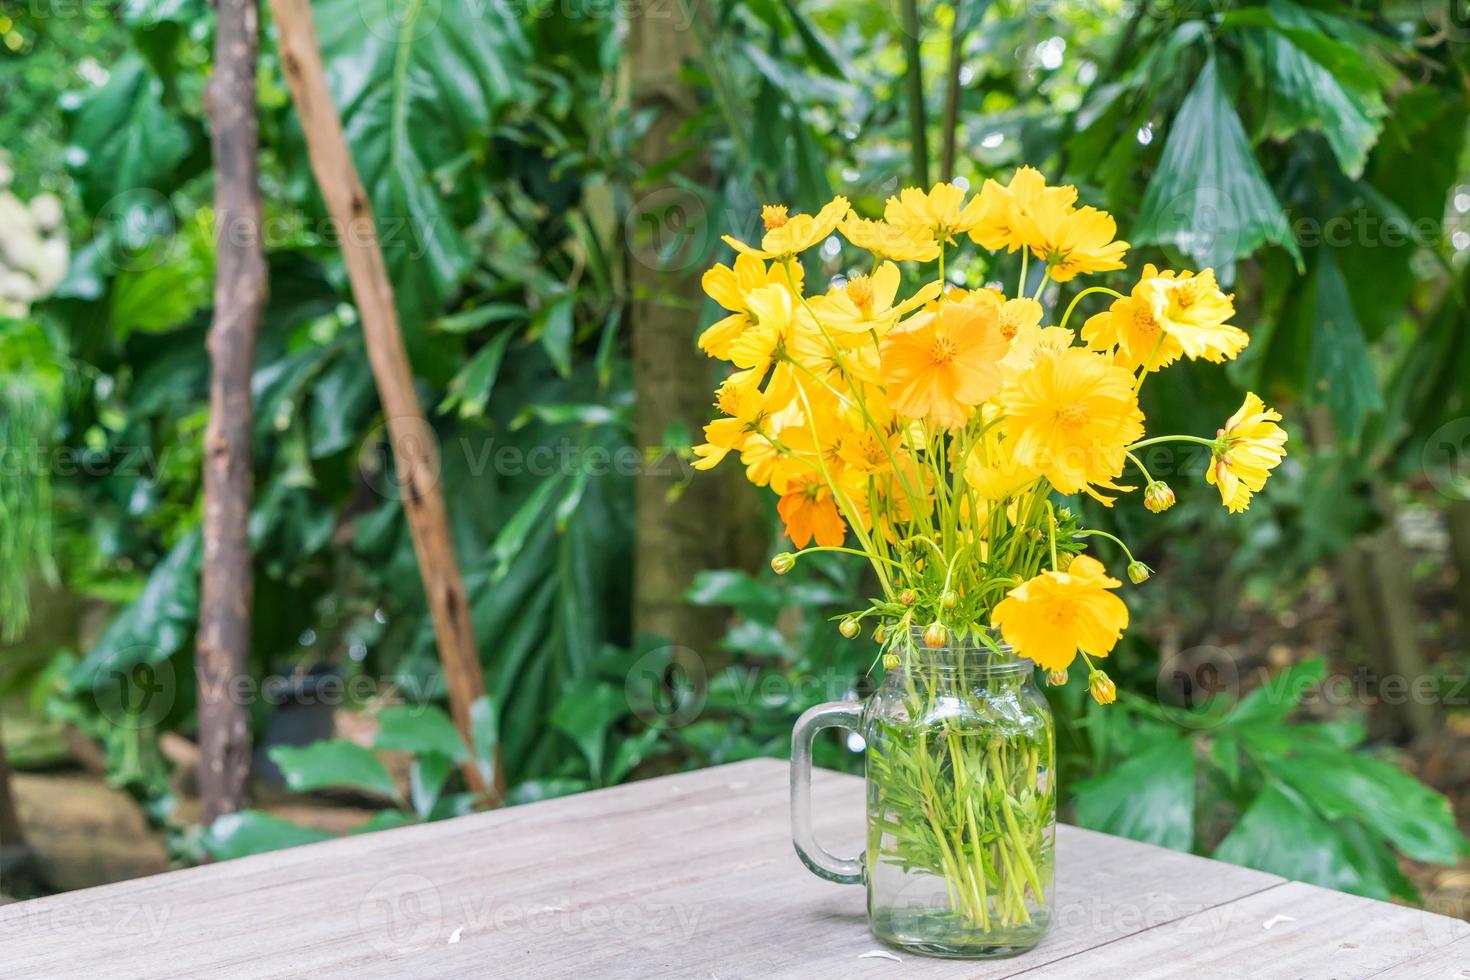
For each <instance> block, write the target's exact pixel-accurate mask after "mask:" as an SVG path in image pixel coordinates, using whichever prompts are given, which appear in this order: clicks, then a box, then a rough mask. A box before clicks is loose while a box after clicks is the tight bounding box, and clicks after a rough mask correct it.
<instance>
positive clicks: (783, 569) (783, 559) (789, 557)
mask: <svg viewBox="0 0 1470 980" xmlns="http://www.w3.org/2000/svg"><path fill="white" fill-rule="evenodd" d="M795 567H796V556H795V555H793V554H792V553H791V552H789V551H783V552H781V553H780V554H779V555H777V556H776V557H774V558H772V559H771V571H773V572H775V573H776V574H777V575H785V574H786V573H787V572H789V571H791V570H792V569H793V568H795Z"/></svg>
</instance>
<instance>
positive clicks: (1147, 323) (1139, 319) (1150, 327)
mask: <svg viewBox="0 0 1470 980" xmlns="http://www.w3.org/2000/svg"><path fill="white" fill-rule="evenodd" d="M1133 329H1134V330H1137V331H1138V332H1139V333H1140V334H1142V335H1143V336H1145V337H1153V336H1156V335H1157V334H1158V332H1159V321H1158V320H1155V319H1154V314H1153V311H1152V310H1149V309H1145V308H1143V307H1138V308H1135V309H1134V311H1133Z"/></svg>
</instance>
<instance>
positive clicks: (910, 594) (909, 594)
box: [898, 589, 918, 606]
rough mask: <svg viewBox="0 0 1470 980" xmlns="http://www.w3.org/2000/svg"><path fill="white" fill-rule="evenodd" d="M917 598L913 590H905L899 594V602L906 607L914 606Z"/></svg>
mask: <svg viewBox="0 0 1470 980" xmlns="http://www.w3.org/2000/svg"><path fill="white" fill-rule="evenodd" d="M917 598H918V596H916V595H914V590H913V589H904V590H903V591H902V592H900V593H899V594H898V601H899V602H901V603H903V604H904V605H905V606H912V605H913V604H914V600H915V599H917Z"/></svg>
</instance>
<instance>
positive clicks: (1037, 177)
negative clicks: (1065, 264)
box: [970, 167, 1077, 252]
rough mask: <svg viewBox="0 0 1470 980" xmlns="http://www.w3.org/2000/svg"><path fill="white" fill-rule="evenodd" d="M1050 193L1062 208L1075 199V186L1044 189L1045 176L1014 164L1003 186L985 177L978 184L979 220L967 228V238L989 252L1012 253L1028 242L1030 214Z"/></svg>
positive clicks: (1030, 222) (1037, 171)
mask: <svg viewBox="0 0 1470 980" xmlns="http://www.w3.org/2000/svg"><path fill="white" fill-rule="evenodd" d="M1048 192H1049V193H1051V194H1052V196H1053V197H1054V198H1055V200H1056V201H1057V203H1058V204H1059V205H1060V206H1062V207H1069V206H1071V205H1072V204H1073V203H1074V202H1075V201H1076V200H1077V188H1075V187H1072V186H1071V185H1063V186H1061V187H1052V188H1048V187H1047V186H1046V178H1045V177H1043V176H1042V175H1041V171H1039V170H1037V169H1036V168H1035V167H1018V168H1017V169H1016V171H1015V173H1013V174H1012V175H1011V179H1010V182H1009V183H1008V184H1005V185H1001V184H998V183H996V182H995V181H993V180H987V181H986V182H985V183H984V184H982V185H981V187H980V196H979V197H978V198H976V200H978V201H979V202H980V220H979V221H977V222H975V226H974V227H973V228H971V229H970V238H972V239H973V240H974V241H975V244H977V245H979V246H980V247H981V248H983V249H986V250H988V251H991V252H997V251H1000V250H1001V249H1002V248H1003V249H1005V250H1006V251H1007V252H1014V251H1016V250H1017V249H1019V248H1024V247H1026V246H1027V245H1028V244H1029V239H1028V237H1027V236H1028V235H1030V234H1031V233H1032V215H1033V214H1034V212H1035V210H1036V208H1037V206H1038V205H1039V204H1040V202H1041V198H1042V195H1043V194H1045V193H1048Z"/></svg>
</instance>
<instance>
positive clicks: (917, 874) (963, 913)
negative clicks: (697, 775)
mask: <svg viewBox="0 0 1470 980" xmlns="http://www.w3.org/2000/svg"><path fill="white" fill-rule="evenodd" d="M999 651H1000V652H999V653H998V654H997V652H996V651H994V650H991V649H990V648H988V647H986V646H981V645H975V646H959V645H956V646H951V647H946V648H943V649H939V650H931V649H928V648H926V647H924V646H923V645H922V643H921V642H919V640H918V638H917V636H915V637H911V638H907V642H900V643H899V645H898V648H896V649H895V652H898V653H899V654H900V658H901V662H900V666H898V667H897V668H895V669H892V670H889V671H888V672H887V675H886V676H885V678H884V680H883V683H882V685H881V686H880V687H879V689H878V690H877V691H876V692H875V693H874V694H873V695H872V696H871V697H869V698H868V699H867V700H866V701H865V702H862V703H859V702H849V701H834V702H830V703H828V704H822V705H817V706H816V707H814V708H812V709H811V710H809V711H807V712H806V713H805V714H804V715H802V716H801V718H800V719H799V720H798V721H797V723H796V728H795V731H794V733H793V738H792V750H791V831H792V839H793V842H794V843H795V844H796V852H797V854H798V855H799V856H800V857H801V860H802V863H803V864H805V865H806V866H807V867H808V868H809V869H810V870H811V871H812V872H814V873H815V874H817V875H819V876H820V877H822V878H826V879H827V880H829V881H836V882H842V883H849V884H865V885H866V886H867V892H868V924H869V927H870V928H871V929H872V931H873V935H875V936H876V937H877V938H878V939H880V940H882V941H884V942H886V943H889V944H891V945H893V946H898V947H900V948H903V949H906V950H910V951H912V952H915V953H922V954H927V955H931V956H952V957H999V956H1013V955H1016V954H1018V953H1022V952H1025V951H1026V950H1028V949H1031V948H1032V947H1033V946H1035V945H1036V944H1037V943H1038V942H1040V941H1041V937H1042V936H1043V935H1044V934H1045V933H1046V930H1047V927H1048V926H1049V925H1050V924H1051V911H1052V869H1053V843H1054V840H1055V836H1056V775H1055V753H1056V739H1055V734H1054V731H1055V730H1054V727H1053V723H1052V715H1051V709H1050V708H1049V707H1048V706H1047V703H1046V699H1045V698H1044V697H1043V696H1042V694H1041V692H1040V691H1039V690H1037V687H1036V682H1035V669H1034V666H1033V665H1032V664H1031V663H1030V662H1029V661H1025V660H1019V659H1017V658H1015V657H1014V656H1013V655H1012V654H1011V653H1010V651H1009V649H1008V648H1006V647H1004V646H999ZM833 726H839V727H843V728H849V729H852V730H853V731H856V732H858V733H859V734H861V735H862V737H863V739H864V741H865V742H866V745H867V749H866V763H867V765H866V769H867V798H868V804H867V810H868V813H867V830H868V833H867V850H866V851H865V852H864V853H863V855H861V856H860V857H858V858H853V859H847V858H839V857H836V856H835V855H832V854H830V853H828V852H827V851H826V850H824V849H823V848H822V847H821V845H819V844H818V843H817V842H816V839H815V837H814V836H813V834H812V824H811V765H812V757H811V746H812V739H813V737H814V736H815V735H816V734H817V732H818V731H820V730H821V729H823V728H829V727H833Z"/></svg>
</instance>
